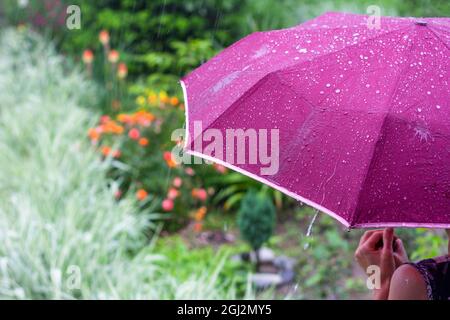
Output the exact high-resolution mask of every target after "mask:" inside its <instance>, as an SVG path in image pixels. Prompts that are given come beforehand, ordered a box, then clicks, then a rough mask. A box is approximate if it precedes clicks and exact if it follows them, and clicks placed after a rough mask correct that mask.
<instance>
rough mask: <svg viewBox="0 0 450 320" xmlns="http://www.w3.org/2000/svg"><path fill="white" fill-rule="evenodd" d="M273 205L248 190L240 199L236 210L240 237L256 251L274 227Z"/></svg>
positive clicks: (270, 234) (261, 196) (266, 239)
mask: <svg viewBox="0 0 450 320" xmlns="http://www.w3.org/2000/svg"><path fill="white" fill-rule="evenodd" d="M275 218H276V215H275V207H274V205H273V203H272V202H271V201H270V200H269V199H267V198H266V197H264V196H263V195H261V194H257V193H256V192H254V191H250V192H248V193H247V194H246V195H245V197H244V198H243V199H242V202H241V207H240V209H239V212H238V220H237V221H238V226H239V230H240V232H241V235H242V237H243V238H244V239H245V240H246V241H247V242H248V243H249V244H250V246H251V247H252V249H253V250H254V251H255V254H256V259H257V262H259V261H258V253H257V251H258V250H259V249H260V248H261V246H262V245H263V244H264V243H265V242H266V241H268V240H269V239H270V237H271V236H272V233H273V231H274V228H275Z"/></svg>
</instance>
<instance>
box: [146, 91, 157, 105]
mask: <svg viewBox="0 0 450 320" xmlns="http://www.w3.org/2000/svg"><path fill="white" fill-rule="evenodd" d="M147 100H148V103H149V104H151V105H155V104H157V103H158V96H157V95H156V94H154V93H150V94H149V95H148V98H147Z"/></svg>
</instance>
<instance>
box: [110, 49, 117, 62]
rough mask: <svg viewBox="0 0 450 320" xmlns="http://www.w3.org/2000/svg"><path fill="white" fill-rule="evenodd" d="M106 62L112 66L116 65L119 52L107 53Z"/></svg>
mask: <svg viewBox="0 0 450 320" xmlns="http://www.w3.org/2000/svg"><path fill="white" fill-rule="evenodd" d="M108 61H109V62H111V63H112V64H115V63H117V62H118V61H119V52H117V50H111V51H110V52H109V53H108Z"/></svg>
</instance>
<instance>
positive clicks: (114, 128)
mask: <svg viewBox="0 0 450 320" xmlns="http://www.w3.org/2000/svg"><path fill="white" fill-rule="evenodd" d="M100 128H101V129H102V132H105V133H112V134H122V133H123V131H124V128H123V127H122V126H121V125H119V124H117V123H116V122H115V121H114V120H106V121H105V122H104V123H103V124H102V125H101V126H100Z"/></svg>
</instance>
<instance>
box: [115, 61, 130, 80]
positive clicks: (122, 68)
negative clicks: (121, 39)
mask: <svg viewBox="0 0 450 320" xmlns="http://www.w3.org/2000/svg"><path fill="white" fill-rule="evenodd" d="M127 75H128V68H127V65H126V64H125V63H119V66H118V67H117V77H118V78H119V79H125V78H126V77H127Z"/></svg>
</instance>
